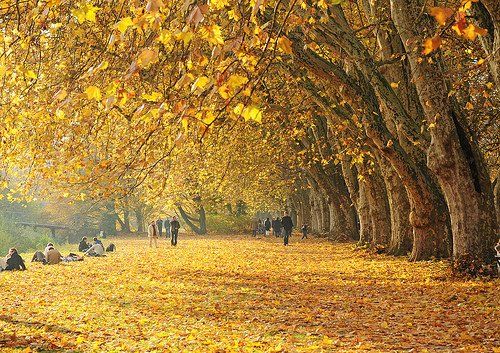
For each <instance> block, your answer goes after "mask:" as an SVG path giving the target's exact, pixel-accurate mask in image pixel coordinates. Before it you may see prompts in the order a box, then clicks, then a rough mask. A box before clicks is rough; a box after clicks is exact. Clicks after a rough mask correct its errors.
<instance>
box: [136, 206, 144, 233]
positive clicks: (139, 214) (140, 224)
mask: <svg viewBox="0 0 500 353" xmlns="http://www.w3.org/2000/svg"><path fill="white" fill-rule="evenodd" d="M134 213H135V219H136V222H137V232H138V233H144V211H143V209H142V207H136V208H135V209H134Z"/></svg>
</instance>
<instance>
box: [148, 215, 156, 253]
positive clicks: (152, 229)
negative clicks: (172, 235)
mask: <svg viewBox="0 0 500 353" xmlns="http://www.w3.org/2000/svg"><path fill="white" fill-rule="evenodd" d="M148 237H149V247H150V248H152V247H153V242H154V243H155V247H158V228H157V227H156V221H151V222H150V223H149V226H148Z"/></svg>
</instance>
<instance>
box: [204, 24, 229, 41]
mask: <svg viewBox="0 0 500 353" xmlns="http://www.w3.org/2000/svg"><path fill="white" fill-rule="evenodd" d="M200 35H201V38H203V39H205V40H207V41H208V42H210V43H212V44H216V45H218V44H224V38H223V37H222V31H221V28H220V26H218V25H215V24H214V25H210V26H203V27H201V28H200Z"/></svg>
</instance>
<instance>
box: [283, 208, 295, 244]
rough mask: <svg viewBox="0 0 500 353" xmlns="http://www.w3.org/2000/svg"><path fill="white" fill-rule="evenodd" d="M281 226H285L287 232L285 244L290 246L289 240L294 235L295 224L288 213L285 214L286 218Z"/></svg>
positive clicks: (284, 239) (284, 217)
mask: <svg viewBox="0 0 500 353" xmlns="http://www.w3.org/2000/svg"><path fill="white" fill-rule="evenodd" d="M281 225H282V226H283V229H284V230H285V236H284V238H283V244H284V245H288V239H289V238H290V235H291V234H292V228H293V222H292V218H291V217H290V216H289V215H288V213H286V212H285V213H284V216H283V218H282V219H281Z"/></svg>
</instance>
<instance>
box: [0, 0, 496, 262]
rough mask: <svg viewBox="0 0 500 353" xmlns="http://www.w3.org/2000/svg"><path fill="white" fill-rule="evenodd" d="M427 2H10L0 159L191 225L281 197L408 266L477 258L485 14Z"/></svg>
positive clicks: (488, 19)
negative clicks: (132, 198) (162, 209)
mask: <svg viewBox="0 0 500 353" xmlns="http://www.w3.org/2000/svg"><path fill="white" fill-rule="evenodd" d="M432 5H433V6H430V5H429V4H426V3H423V2H422V1H419V0H404V1H403V0H380V1H363V0H359V1H342V0H340V1H339V0H331V1H328V0H325V1H307V0H290V1H289V0H272V1H271V0H270V1H261V0H248V1H232V0H215V1H210V2H209V3H206V2H204V1H192V0H187V1H162V0H149V1H146V2H144V3H142V2H137V1H132V0H130V1H123V2H109V1H99V0H97V1H63V0H51V1H40V2H36V3H33V2H14V3H12V4H11V5H6V6H4V7H2V8H1V9H0V11H2V15H3V18H4V20H3V21H2V23H1V26H2V32H1V33H2V34H1V36H2V40H1V43H2V46H3V49H2V54H1V58H0V59H1V62H0V64H1V69H0V75H1V77H2V84H3V89H2V91H1V93H0V101H1V103H0V104H1V117H2V118H1V119H2V129H3V130H2V140H1V144H2V148H1V149H0V151H1V152H0V153H2V159H1V160H2V163H3V164H4V167H5V168H6V169H8V170H9V173H14V172H16V171H17V172H21V173H22V174H23V175H24V176H25V182H23V183H22V185H21V188H22V189H23V190H30V191H32V192H33V191H34V190H35V191H36V192H38V193H43V192H44V191H46V190H43V188H40V186H39V185H38V184H39V181H40V180H50V181H51V185H52V187H54V188H57V189H64V190H71V195H70V196H72V197H81V198H112V199H122V198H123V197H125V196H126V195H130V194H131V193H132V191H133V190H140V192H141V197H143V198H144V199H146V202H150V203H154V202H155V201H157V200H161V202H164V201H165V200H168V202H169V203H170V204H171V205H174V206H175V207H177V208H179V209H182V208H183V204H184V203H186V202H188V203H189V204H191V205H192V206H193V209H194V210H195V211H197V212H198V213H199V214H200V216H201V215H202V214H203V210H204V208H205V207H209V206H213V205H220V204H227V203H232V204H233V205H234V204H235V203H236V202H237V200H244V201H245V202H246V203H247V204H248V205H250V206H251V207H254V208H266V207H277V206H280V205H283V204H284V203H285V202H286V201H287V202H288V205H289V206H290V207H293V208H294V209H296V210H297V212H298V215H299V221H305V222H310V223H311V224H312V226H313V228H314V229H315V230H317V231H320V232H328V233H331V234H333V235H335V236H342V237H347V238H352V239H359V241H360V242H361V243H364V244H365V243H366V244H371V245H373V246H378V245H383V246H386V247H387V248H388V251H389V252H390V253H391V254H395V255H401V254H406V253H407V252H409V251H411V256H410V259H411V260H413V261H417V260H425V259H429V258H432V257H449V256H453V257H454V258H455V259H457V260H460V261H461V262H464V263H466V264H470V263H473V262H477V261H479V262H480V263H483V262H485V261H489V260H491V257H492V254H493V250H492V248H493V243H494V242H495V237H496V236H497V231H498V228H497V217H496V213H495V206H494V198H493V191H494V188H493V184H492V180H494V179H495V178H496V176H497V169H498V134H497V131H498V88H497V86H498V62H499V52H500V51H499V50H498V48H499V46H500V44H499V42H500V34H499V31H500V23H499V21H500V19H499V18H500V7H499V5H498V3H497V1H494V0H481V1H476V0H471V1H468V0H463V1H462V0H459V1H451V2H446V3H444V2H443V3H440V2H436V3H434V4H432ZM12 166H14V167H12ZM26 175H27V176H26ZM41 189H42V190H41ZM198 220H200V221H201V217H200V218H199V219H198Z"/></svg>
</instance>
